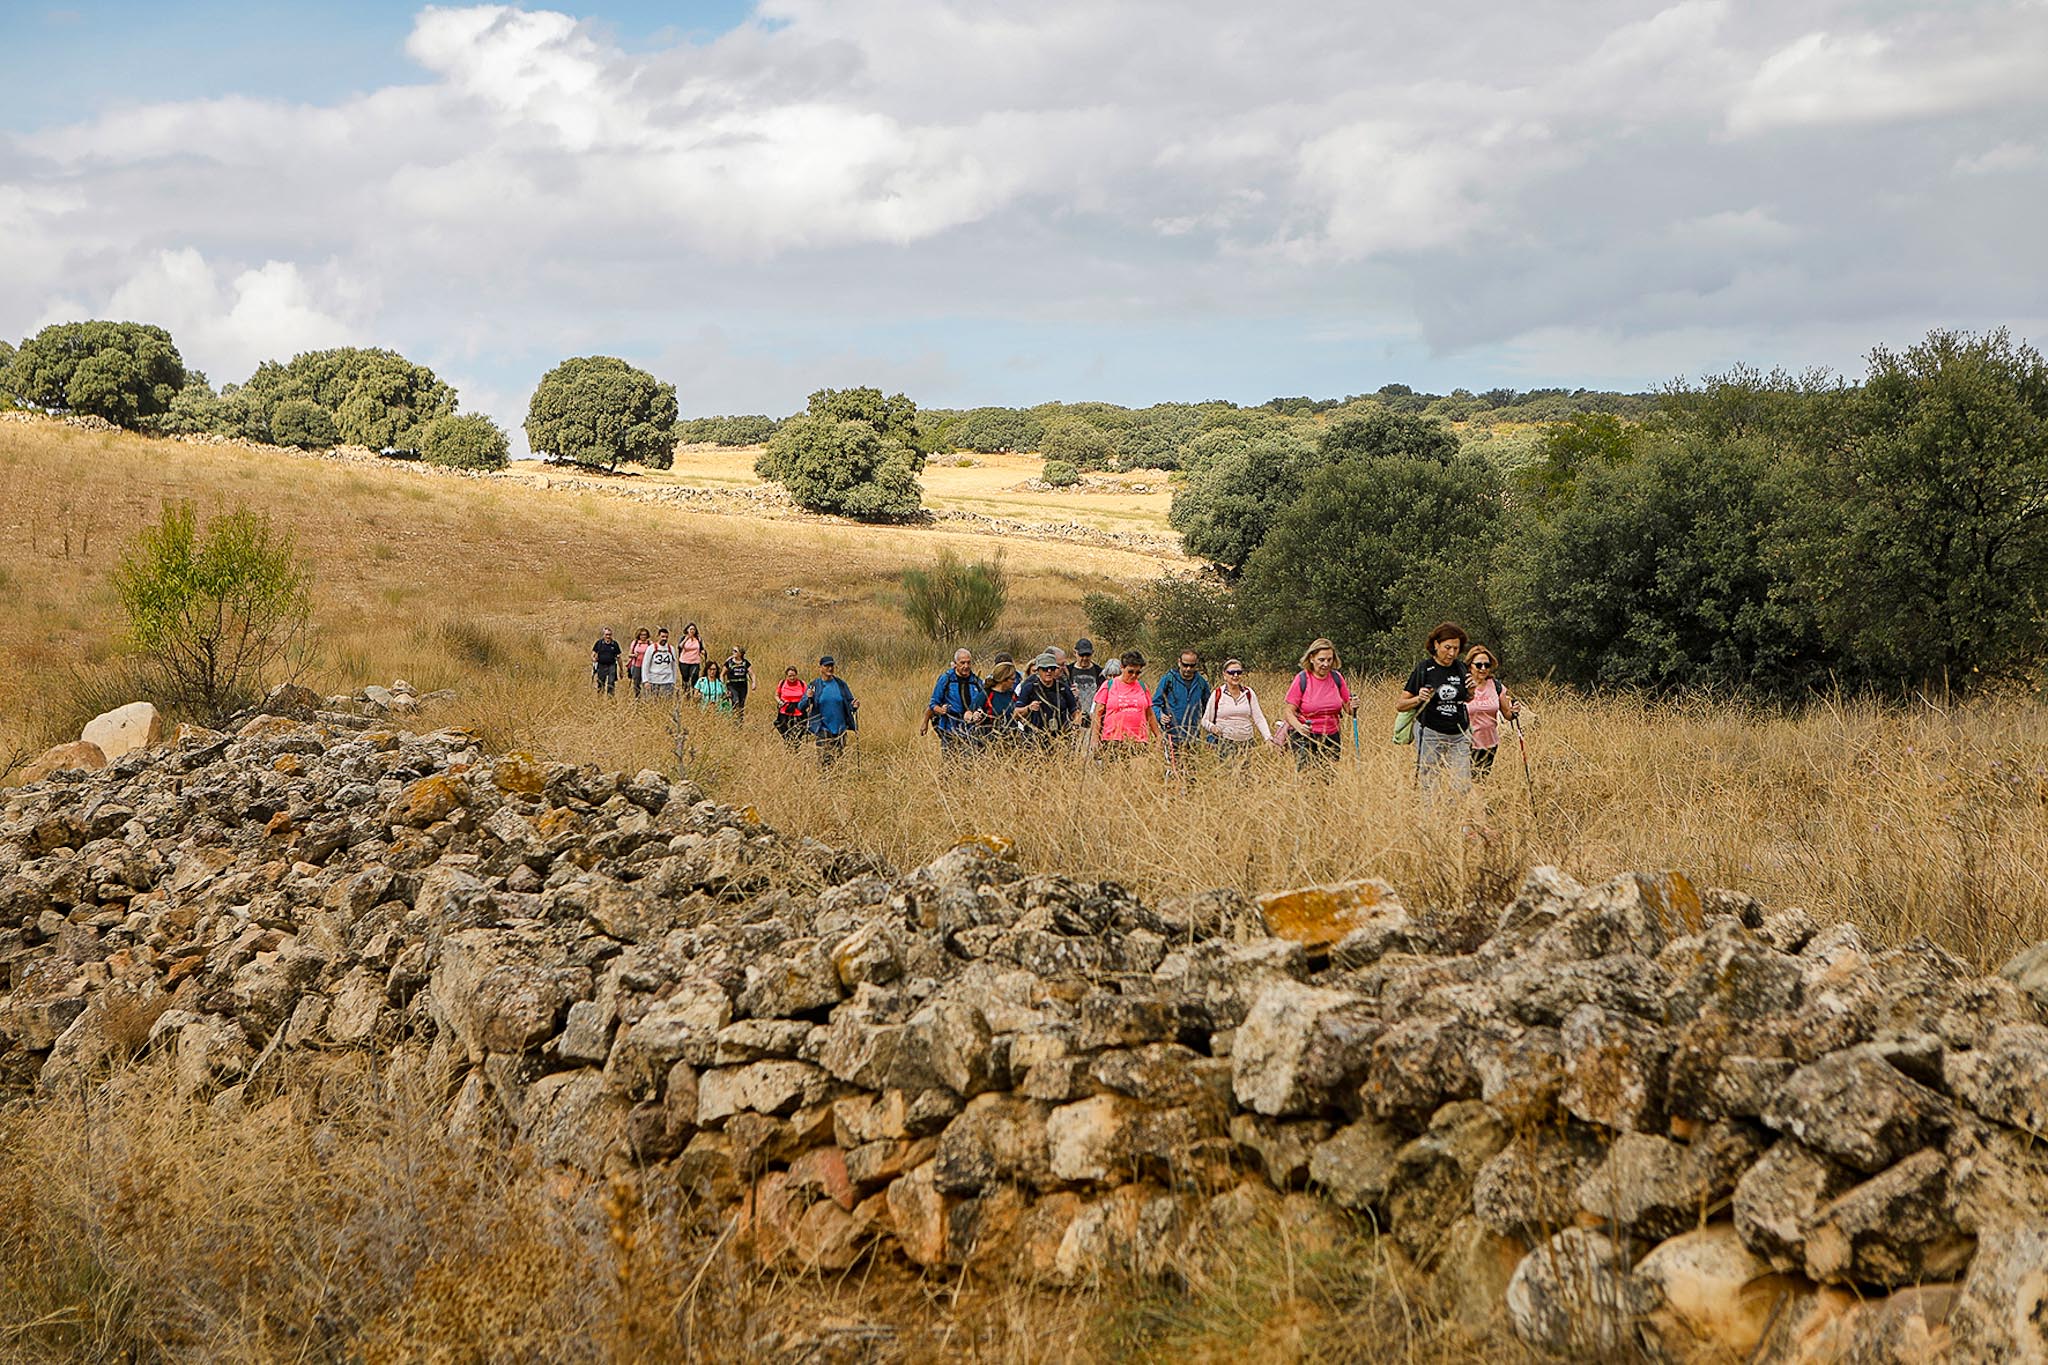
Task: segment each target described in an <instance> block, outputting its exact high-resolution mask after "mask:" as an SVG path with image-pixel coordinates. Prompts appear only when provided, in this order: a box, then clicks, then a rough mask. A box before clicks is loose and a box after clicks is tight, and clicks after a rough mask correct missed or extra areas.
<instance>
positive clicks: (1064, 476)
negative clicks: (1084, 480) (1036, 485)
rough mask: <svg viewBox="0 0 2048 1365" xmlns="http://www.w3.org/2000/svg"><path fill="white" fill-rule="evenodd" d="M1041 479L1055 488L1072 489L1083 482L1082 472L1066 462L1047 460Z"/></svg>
mask: <svg viewBox="0 0 2048 1365" xmlns="http://www.w3.org/2000/svg"><path fill="white" fill-rule="evenodd" d="M1039 478H1040V479H1041V480H1043V481H1044V482H1046V483H1049V484H1051V485H1052V486H1053V487H1054V488H1072V487H1073V486H1074V485H1075V484H1077V483H1079V482H1081V471H1080V470H1078V469H1076V468H1074V466H1073V465H1072V464H1070V463H1068V462H1067V461H1065V460H1047V461H1046V462H1045V472H1044V473H1042V474H1040V475H1039Z"/></svg>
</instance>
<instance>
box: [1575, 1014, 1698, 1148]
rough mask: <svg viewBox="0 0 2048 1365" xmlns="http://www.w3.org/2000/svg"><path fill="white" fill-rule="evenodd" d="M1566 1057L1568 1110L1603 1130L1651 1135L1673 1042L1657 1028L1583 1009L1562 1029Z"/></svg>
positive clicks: (1623, 1016)
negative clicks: (1644, 1131) (1649, 1133)
mask: <svg viewBox="0 0 2048 1365" xmlns="http://www.w3.org/2000/svg"><path fill="white" fill-rule="evenodd" d="M1558 1032H1559V1034H1560V1036H1561V1038H1562V1040H1563V1047H1564V1055H1565V1058H1566V1067H1567V1072H1566V1080H1565V1084H1564V1089H1563V1092H1562V1094H1561V1096H1560V1099H1561V1102H1562V1103H1563V1105H1564V1107H1565V1109H1566V1110H1567V1111H1569V1112H1570V1113H1571V1114H1573V1115H1574V1116H1575V1117H1577V1118H1580V1119H1583V1120H1585V1121H1586V1122H1587V1123H1597V1124H1599V1125H1601V1126H1602V1127H1604V1128H1615V1129H1623V1130H1629V1129H1634V1130H1649V1129H1652V1128H1655V1127H1657V1126H1659V1125H1658V1124H1657V1119H1658V1115H1659V1110H1660V1107H1661V1100H1662V1094H1663V1090H1664V1078H1665V1074H1666V1070H1667V1061H1668V1059H1669V1056H1670V1047H1671V1043H1670V1039H1669V1036H1668V1035H1667V1034H1666V1033H1665V1031H1664V1030H1663V1029H1661V1028H1658V1027H1657V1026H1656V1025H1654V1024H1650V1023H1647V1022H1645V1021H1643V1020H1640V1019H1636V1018H1634V1017H1632V1016H1629V1015H1625V1014H1615V1013H1612V1012H1610V1011H1608V1010H1603V1009H1601V1008H1600V1007H1599V1006H1597V1005H1581V1006H1579V1007H1578V1008H1577V1009H1575V1010H1573V1011H1572V1012H1571V1014H1570V1015H1568V1016H1567V1017H1566V1018H1565V1021H1564V1025H1563V1027H1562V1028H1560V1029H1559V1030H1558Z"/></svg>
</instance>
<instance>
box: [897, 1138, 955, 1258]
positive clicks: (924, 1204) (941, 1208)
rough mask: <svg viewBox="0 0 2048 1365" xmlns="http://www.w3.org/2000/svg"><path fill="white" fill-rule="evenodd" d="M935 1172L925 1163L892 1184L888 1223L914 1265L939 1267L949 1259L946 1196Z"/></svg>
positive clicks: (899, 1246)
mask: <svg viewBox="0 0 2048 1365" xmlns="http://www.w3.org/2000/svg"><path fill="white" fill-rule="evenodd" d="M936 1176H937V1172H935V1171H934V1170H933V1169H932V1167H931V1164H930V1163H926V1164H925V1165H923V1166H920V1167H918V1168H917V1169H916V1170H914V1171H912V1172H910V1173H909V1174H908V1175H905V1176H903V1177H901V1178H900V1179H898V1180H896V1181H895V1182H894V1183H893V1184H891V1185H890V1186H889V1190H888V1209H889V1224H890V1227H891V1228H892V1229H893V1230H894V1233H895V1237H896V1246H897V1249H898V1250H899V1251H901V1252H902V1253H903V1256H904V1258H905V1259H906V1260H908V1261H910V1262H911V1263H912V1264H913V1265H921V1266H925V1267H937V1266H942V1265H944V1264H945V1262H946V1250H947V1247H948V1245H949V1243H950V1238H949V1237H948V1227H947V1224H948V1221H949V1220H948V1218H947V1199H946V1196H945V1195H944V1194H942V1193H940V1191H939V1187H938V1183H937V1179H936Z"/></svg>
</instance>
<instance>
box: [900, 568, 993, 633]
mask: <svg viewBox="0 0 2048 1365" xmlns="http://www.w3.org/2000/svg"><path fill="white" fill-rule="evenodd" d="M1009 600H1010V578H1009V574H1008V573H1007V572H1006V571H1005V570H1004V568H1003V561H1002V556H1001V555H1000V554H999V555H997V556H996V558H994V559H981V560H976V561H974V562H973V563H971V564H970V563H966V562H963V561H962V560H961V559H960V557H959V556H958V555H955V554H954V553H953V552H952V551H951V550H941V551H940V552H939V556H938V558H937V559H936V560H935V561H934V562H933V563H932V566H931V567H930V568H928V569H906V570H905V571H904V573H903V614H904V616H905V617H906V618H907V619H908V620H909V622H910V624H911V627H912V629H914V630H916V631H917V633H918V634H920V635H922V636H924V637H925V638H926V639H927V640H938V641H959V640H969V639H978V638H980V637H982V636H985V635H987V634H988V633H989V632H990V631H992V630H994V629H995V628H996V623H997V622H998V621H1000V620H1002V616H1003V608H1004V607H1005V606H1006V605H1008V603H1009Z"/></svg>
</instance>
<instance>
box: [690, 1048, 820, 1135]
mask: <svg viewBox="0 0 2048 1365" xmlns="http://www.w3.org/2000/svg"><path fill="white" fill-rule="evenodd" d="M819 1074H821V1073H820V1072H819V1071H818V1068H816V1067H814V1066H812V1065H811V1064H810V1063H809V1062H787V1061H780V1062H755V1063H753V1064H751V1065H749V1066H737V1067H715V1068H713V1069H711V1070H709V1071H705V1072H702V1073H700V1074H699V1075H698V1077H697V1122H698V1123H700V1124H703V1125H705V1126H707V1127H708V1126H711V1125H715V1124H717V1123H719V1122H720V1121H721V1120H723V1119H726V1118H729V1117H731V1116H732V1115H734V1114H737V1113H739V1112H740V1111H741V1110H749V1111H751V1112H753V1113H756V1114H775V1115H778V1116H786V1115H788V1114H792V1113H794V1112H796V1107H797V1103H798V1101H800V1100H802V1099H803V1097H804V1091H805V1088H806V1087H807V1086H808V1085H809V1084H810V1082H811V1079H812V1078H813V1077H815V1076H817V1075H819Z"/></svg>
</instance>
